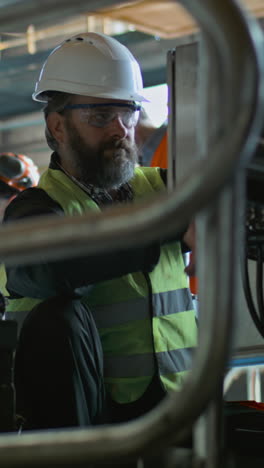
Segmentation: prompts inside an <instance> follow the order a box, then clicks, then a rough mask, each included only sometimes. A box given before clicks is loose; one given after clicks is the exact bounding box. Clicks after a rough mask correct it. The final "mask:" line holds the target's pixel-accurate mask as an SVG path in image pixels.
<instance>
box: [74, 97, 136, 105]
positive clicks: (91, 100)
mask: <svg viewBox="0 0 264 468" xmlns="http://www.w3.org/2000/svg"><path fill="white" fill-rule="evenodd" d="M71 102H72V104H104V103H105V104H108V103H109V104H111V103H113V104H116V103H120V104H134V101H127V100H122V99H108V98H99V97H91V96H79V95H75V96H73V98H72V100H71Z"/></svg>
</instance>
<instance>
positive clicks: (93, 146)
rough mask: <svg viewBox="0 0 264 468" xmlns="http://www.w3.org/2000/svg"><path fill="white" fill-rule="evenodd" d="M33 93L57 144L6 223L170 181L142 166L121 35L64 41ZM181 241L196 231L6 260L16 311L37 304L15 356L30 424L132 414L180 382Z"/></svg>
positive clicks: (131, 63)
mask: <svg viewBox="0 0 264 468" xmlns="http://www.w3.org/2000/svg"><path fill="white" fill-rule="evenodd" d="M33 98H34V99H35V100H37V101H41V102H45V107H44V115H45V121H46V138H47V142H48V144H49V146H50V147H51V149H52V150H53V151H54V152H53V154H52V156H51V162H50V166H49V168H48V170H47V171H46V172H44V174H43V175H42V176H41V179H40V182H39V184H38V187H37V188H34V189H29V190H26V191H24V192H23V194H21V195H20V196H18V197H17V198H16V199H15V200H14V201H13V202H12V203H11V204H10V205H9V207H8V209H7V210H6V213H5V218H4V221H5V222H7V221H8V222H10V221H12V220H15V219H19V218H24V217H26V216H34V215H43V214H51V213H53V214H57V215H60V216H61V215H75V214H82V213H85V212H87V211H97V212H100V211H103V210H104V209H105V206H108V205H111V204H113V203H133V202H134V201H137V200H141V199H144V197H148V196H149V195H151V194H152V193H153V194H154V193H155V192H159V191H162V190H165V185H166V172H165V171H161V170H160V169H159V168H141V167H138V164H137V158H138V151H137V146H136V144H135V138H134V136H135V126H136V124H137V121H138V117H139V112H140V106H141V102H142V101H143V100H144V97H143V86H142V77H141V72H140V68H139V65H138V63H137V61H136V60H135V58H134V57H133V56H132V54H131V53H130V52H129V50H128V49H127V48H126V47H124V46H123V45H122V44H120V43H119V42H118V41H116V40H115V39H113V38H111V37H108V36H105V35H103V34H97V33H84V34H79V35H78V36H74V37H72V38H70V39H67V40H66V41H64V42H63V43H62V44H60V45H59V46H58V47H56V49H54V51H53V52H52V53H51V54H50V56H49V57H48V59H47V61H46V62H45V63H44V65H43V68H42V71H41V74H40V78H39V81H38V82H37V84H36V89H35V92H34V94H33ZM179 237H180V238H179ZM182 239H186V243H187V244H188V245H189V247H191V244H192V236H191V235H190V230H189V229H188V230H187V231H186V232H185V233H182V236H178V238H177V239H176V240H174V241H173V242H172V241H171V242H165V241H164V240H163V242H159V243H158V242H156V243H152V244H150V245H147V246H146V245H144V246H141V247H133V248H128V249H122V250H121V251H120V252H110V253H104V254H97V253H96V254H94V255H89V256H85V257H81V258H75V259H70V260H68V259H65V260H61V261H56V262H55V261H54V262H50V261H49V262H48V261H45V258H42V259H41V261H39V263H38V264H35V265H31V266H27V265H23V266H17V267H15V266H12V267H10V268H7V277H8V281H7V288H8V290H9V293H10V295H11V299H10V301H9V306H8V307H9V312H11V311H12V310H14V311H16V312H18V311H19V310H21V311H22V310H23V309H24V310H25V309H27V310H31V312H30V313H29V315H28V316H27V319H26V320H25V322H24V325H23V327H22V331H21V334H20V337H19V344H18V349H17V353H16V363H15V384H16V392H17V408H18V412H19V413H20V414H22V416H23V417H24V418H25V421H26V424H25V428H28V429H43V428H46V429H47V428H55V427H67V426H68V427H69V426H89V425H94V424H101V423H109V422H110V423H118V422H121V421H127V420H129V419H132V418H135V417H138V416H140V415H142V414H144V413H146V411H148V410H150V409H151V408H153V407H154V406H155V405H156V404H157V403H158V402H159V401H160V400H161V399H162V398H163V397H164V396H165V395H166V392H167V391H169V390H178V389H179V388H180V387H181V384H182V381H183V380H184V378H185V376H186V375H187V374H188V372H189V371H190V369H191V362H192V352H193V350H194V347H195V345H196V321H195V312H194V309H193V304H192V300H191V295H190V292H189V289H188V283H187V278H186V274H185V271H184V263H183V256H182V245H183V244H182V242H181V240H182ZM9 316H10V314H9Z"/></svg>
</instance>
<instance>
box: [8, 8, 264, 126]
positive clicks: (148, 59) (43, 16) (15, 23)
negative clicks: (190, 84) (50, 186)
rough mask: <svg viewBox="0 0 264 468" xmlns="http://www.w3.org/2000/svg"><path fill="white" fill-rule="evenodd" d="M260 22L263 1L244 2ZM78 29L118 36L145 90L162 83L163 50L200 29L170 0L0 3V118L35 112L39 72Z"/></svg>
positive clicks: (165, 51) (263, 14)
mask: <svg viewBox="0 0 264 468" xmlns="http://www.w3.org/2000/svg"><path fill="white" fill-rule="evenodd" d="M244 3H245V5H246V7H247V8H248V9H249V10H250V11H251V12H252V13H253V14H254V15H255V16H257V17H258V18H264V1H263V0H244ZM83 31H100V32H105V33H106V34H110V35H113V36H115V37H116V38H118V40H120V42H122V43H123V44H125V45H126V46H127V47H128V48H129V49H130V50H131V52H132V53H133V54H134V55H135V57H136V58H137V59H138V61H139V63H140V65H141V68H142V71H143V78H144V84H145V86H151V85H155V84H159V83H162V82H165V81H166V55H167V51H168V50H169V49H171V48H174V47H175V46H176V45H177V44H179V43H181V42H184V41H186V40H188V41H190V40H191V38H192V37H195V36H196V34H197V32H198V31H199V29H198V26H197V25H196V23H195V22H194V20H193V18H192V17H191V16H190V15H189V14H188V13H187V12H186V11H185V10H183V8H182V7H181V6H180V5H179V4H178V3H176V2H174V1H171V0H156V1H155V0H152V1H151V0H137V1H113V0H89V1H88V0H75V1H74V2H73V1H72V0H56V1H54V0H38V1H36V0H0V102H1V106H0V120H1V121H4V120H6V119H10V118H14V117H16V116H21V115H23V114H28V113H31V112H34V111H37V110H39V109H40V104H39V103H35V102H33V101H32V99H31V94H32V92H33V89H34V84H35V82H36V80H37V77H38V74H39V71H40V68H41V65H42V63H43V62H44V60H45V59H46V57H47V56H48V54H49V53H50V51H51V50H52V49H53V48H54V47H55V46H56V45H57V44H58V43H60V42H61V41H62V40H63V39H65V38H66V37H69V36H70V35H73V34H78V33H80V32H83Z"/></svg>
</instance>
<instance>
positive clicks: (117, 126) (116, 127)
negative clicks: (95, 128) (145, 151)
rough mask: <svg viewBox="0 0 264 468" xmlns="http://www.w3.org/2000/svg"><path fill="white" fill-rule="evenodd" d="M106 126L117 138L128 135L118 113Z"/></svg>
mask: <svg viewBox="0 0 264 468" xmlns="http://www.w3.org/2000/svg"><path fill="white" fill-rule="evenodd" d="M108 128H109V131H110V132H111V135H112V136H117V137H118V138H126V137H127V135H128V128H127V127H126V126H125V124H124V123H123V120H122V116H120V115H118V114H117V115H116V116H115V117H114V119H113V120H112V121H111V122H110V123H109V125H108Z"/></svg>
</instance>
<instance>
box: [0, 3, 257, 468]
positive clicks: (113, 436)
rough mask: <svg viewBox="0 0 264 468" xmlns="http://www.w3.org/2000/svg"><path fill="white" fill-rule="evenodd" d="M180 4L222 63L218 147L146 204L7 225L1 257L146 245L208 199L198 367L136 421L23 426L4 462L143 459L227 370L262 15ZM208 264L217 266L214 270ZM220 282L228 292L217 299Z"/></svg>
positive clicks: (3, 442) (194, 412)
mask: <svg viewBox="0 0 264 468" xmlns="http://www.w3.org/2000/svg"><path fill="white" fill-rule="evenodd" d="M182 4H183V5H184V6H185V7H186V8H188V10H189V11H190V13H192V14H193V15H194V17H195V18H196V19H197V21H198V22H199V23H200V26H201V29H202V34H203V39H204V43H205V45H206V49H207V59H208V67H209V68H210V65H214V66H217V67H218V68H219V70H220V71H221V74H220V75H219V80H220V84H221V89H222V100H221V109H219V110H218V109H216V112H218V111H219V112H221V115H222V117H223V119H222V120H223V121H225V118H224V117H226V118H227V119H226V120H227V122H228V124H227V125H224V126H223V127H222V128H221V132H220V134H219V135H218V140H217V143H216V144H215V145H214V147H213V148H210V155H208V157H207V158H206V159H205V160H202V161H198V162H197V163H195V164H194V166H193V167H192V168H191V170H190V176H189V177H188V178H187V179H186V180H185V181H182V182H181V183H179V184H178V186H177V189H176V190H175V191H172V192H170V193H169V194H164V195H163V196H160V197H158V198H157V199H154V200H152V201H149V202H148V203H146V204H144V205H138V206H136V205H134V206H133V207H129V208H128V207H118V208H115V209H112V210H111V211H110V210H109V212H106V213H105V214H104V215H101V214H100V215H99V216H97V215H89V216H88V215H85V216H83V217H80V218H79V217H74V218H60V219H58V218H41V219H38V220H30V221H25V222H19V223H14V224H12V225H11V224H10V225H9V226H4V227H3V228H2V229H1V230H0V258H1V260H3V261H5V262H6V263H9V264H19V263H23V262H39V261H40V259H41V258H42V259H45V260H49V259H50V260H51V259H52V260H53V259H55V258H57V259H59V258H62V257H64V258H65V257H68V258H70V257H71V256H73V255H81V254H82V255H84V254H85V253H89V252H94V251H96V250H97V251H103V250H110V249H113V250H115V249H119V248H121V247H125V246H129V245H136V244H142V243H147V242H148V241H154V240H157V239H158V238H159V237H160V236H163V235H167V234H171V233H175V231H177V230H180V229H181V228H182V227H183V226H184V225H186V223H187V222H189V221H190V219H191V218H192V217H193V216H194V215H195V213H197V212H198V211H200V212H201V210H203V209H205V207H206V206H207V205H208V206H207V208H206V211H205V210H204V213H205V214H204V223H203V229H204V232H206V230H208V238H207V246H206V247H205V246H204V247H203V248H202V253H204V252H205V251H206V252H207V259H208V262H207V263H206V262H205V260H203V261H202V267H201V280H200V288H201V304H202V309H203V314H202V317H201V325H200V330H201V335H200V343H201V344H200V346H198V348H197V352H196V355H195V359H194V363H193V370H192V372H191V375H190V376H189V378H188V379H187V380H186V382H185V384H184V386H183V389H182V391H181V392H179V393H177V394H176V393H175V394H174V393H173V394H170V395H169V396H168V397H166V398H165V400H164V401H163V402H162V403H161V404H160V405H159V406H158V407H157V408H155V409H154V410H153V411H151V412H150V413H148V414H147V415H146V416H144V417H142V418H140V419H138V420H135V421H132V422H130V423H129V424H121V425H115V426H112V425H111V426H104V427H101V428H99V427H98V428H89V429H86V430H80V429H74V430H64V431H63V430H62V431H48V432H34V433H25V434H22V435H21V436H19V437H18V436H16V435H13V434H12V435H3V436H2V437H1V438H0V463H1V466H2V467H3V468H4V467H7V466H8V467H22V466H27V467H31V466H38V467H40V466H48V465H52V464H54V465H55V464H56V466H57V465H60V464H63V465H64V466H66V465H68V464H74V466H78V464H79V465H81V464H84V463H86V464H87V463H94V464H97V463H100V462H103V461H105V460H106V459H107V460H108V461H109V462H110V461H111V460H116V459H117V458H118V460H122V458H123V459H125V458H127V457H131V458H136V457H138V456H141V455H142V454H145V453H147V452H149V451H151V450H152V449H153V447H155V448H156V449H157V448H158V447H162V446H166V445H167V444H168V443H169V442H170V441H171V440H172V438H173V440H174V441H177V440H178V441H180V440H181V438H182V436H183V433H186V429H188V428H190V427H191V426H192V424H193V423H194V421H195V420H196V419H197V417H198V416H199V415H200V414H201V412H202V411H203V409H204V408H205V407H206V405H207V404H208V402H209V400H210V398H211V397H212V394H213V392H214V390H215V389H216V388H217V386H218V384H219V379H221V378H222V373H223V371H224V368H225V364H226V358H227V352H228V344H229V329H230V325H229V323H230V313H231V311H232V310H233V308H234V307H235V303H234V299H233V298H234V296H233V294H234V291H235V287H236V281H235V278H234V275H235V273H234V271H233V270H232V265H233V259H234V255H235V254H236V241H237V234H238V233H237V226H236V225H234V222H233V216H234V214H235V212H236V207H237V202H238V199H239V193H238V192H237V191H236V190H235V189H234V187H236V185H237V177H236V176H235V174H236V171H237V170H238V172H240V168H241V166H243V164H245V163H246V162H247V160H248V158H249V157H250V155H251V153H252V152H253V150H254V146H255V141H256V139H257V136H258V134H259V133H260V130H261V121H260V120H261V119H262V110H261V107H263V84H262V82H261V78H262V76H261V74H262V73H263V58H264V57H263V56H262V55H263V54H262V52H263V49H262V47H263V42H262V41H263V40H262V33H261V30H260V28H259V27H258V25H257V23H256V22H255V21H254V20H253V19H251V18H249V17H247V16H246V15H245V14H244V13H243V12H242V11H241V9H240V8H239V6H238V5H237V3H235V2H234V1H231V0H226V1H224V2H223V1H220V0H217V1H214V2H212V1H211V0H199V1H198V0H195V1H193V2H192V1H182ZM232 121H233V122H234V126H233V127H232V128H231V127H230V122H232ZM228 207H229V208H228ZM227 208H228V209H227ZM223 214H225V215H224V216H223ZM202 238H203V239H205V235H204V236H202ZM36 252H38V254H36ZM36 257H37V258H36ZM215 262H218V268H217V269H216V268H215ZM210 269H211V271H213V273H212V274H210V275H207V276H206V271H208V270H209V271H210ZM205 281H208V283H207V284H206V289H207V293H206V290H205V286H204V285H205ZM219 289H220V291H221V295H220V297H219V295H218V297H217V292H218V291H219Z"/></svg>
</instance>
